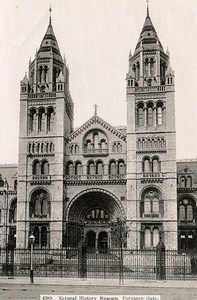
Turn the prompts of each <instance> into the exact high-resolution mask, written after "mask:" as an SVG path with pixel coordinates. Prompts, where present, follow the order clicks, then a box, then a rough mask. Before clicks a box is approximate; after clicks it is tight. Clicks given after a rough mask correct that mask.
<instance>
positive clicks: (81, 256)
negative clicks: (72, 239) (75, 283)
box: [78, 242, 87, 278]
mask: <svg viewBox="0 0 197 300" xmlns="http://www.w3.org/2000/svg"><path fill="white" fill-rule="evenodd" d="M78 277H79V278H87V245H86V244H85V243H84V242H82V243H81V245H80V246H79V248H78Z"/></svg>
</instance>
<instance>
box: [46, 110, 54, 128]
mask: <svg viewBox="0 0 197 300" xmlns="http://www.w3.org/2000/svg"><path fill="white" fill-rule="evenodd" d="M53 128H54V109H53V108H52V107H50V108H49V109H48V110H47V131H53Z"/></svg>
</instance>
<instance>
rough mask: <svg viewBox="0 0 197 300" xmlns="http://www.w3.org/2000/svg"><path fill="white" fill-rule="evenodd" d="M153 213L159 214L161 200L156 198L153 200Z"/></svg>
mask: <svg viewBox="0 0 197 300" xmlns="http://www.w3.org/2000/svg"><path fill="white" fill-rule="evenodd" d="M152 213H153V214H159V199H158V197H155V198H153V199H152Z"/></svg>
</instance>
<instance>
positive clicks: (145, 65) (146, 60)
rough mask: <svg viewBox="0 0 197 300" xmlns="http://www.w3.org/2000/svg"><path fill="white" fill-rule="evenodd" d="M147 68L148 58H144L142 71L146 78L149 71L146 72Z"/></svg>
mask: <svg viewBox="0 0 197 300" xmlns="http://www.w3.org/2000/svg"><path fill="white" fill-rule="evenodd" d="M148 67H149V62H148V58H146V59H145V62H144V71H145V74H144V75H145V76H148V75H149V74H148V73H149V72H148V71H149V70H148V69H149V68H148Z"/></svg>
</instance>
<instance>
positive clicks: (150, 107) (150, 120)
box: [147, 106, 153, 126]
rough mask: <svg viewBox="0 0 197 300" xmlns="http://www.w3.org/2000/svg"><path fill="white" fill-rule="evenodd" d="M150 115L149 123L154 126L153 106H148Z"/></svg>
mask: <svg viewBox="0 0 197 300" xmlns="http://www.w3.org/2000/svg"><path fill="white" fill-rule="evenodd" d="M147 113H148V117H147V125H148V126H152V125H153V107H152V106H148V111H147Z"/></svg>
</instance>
